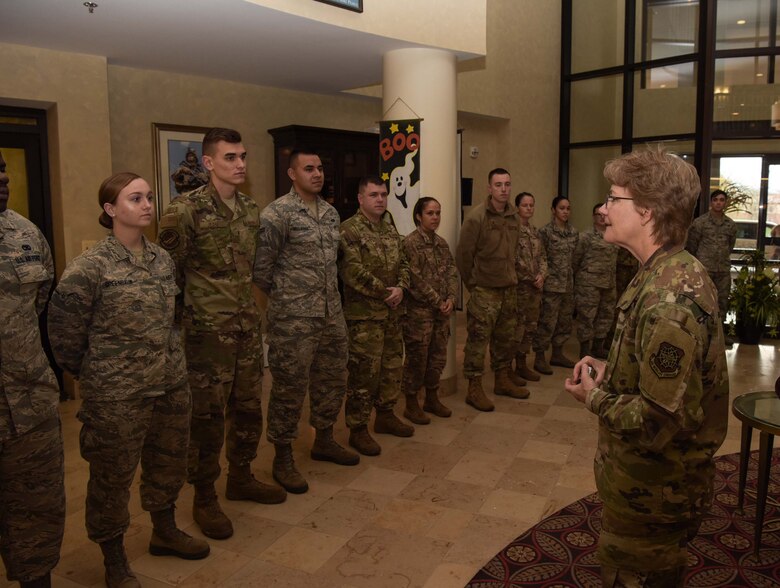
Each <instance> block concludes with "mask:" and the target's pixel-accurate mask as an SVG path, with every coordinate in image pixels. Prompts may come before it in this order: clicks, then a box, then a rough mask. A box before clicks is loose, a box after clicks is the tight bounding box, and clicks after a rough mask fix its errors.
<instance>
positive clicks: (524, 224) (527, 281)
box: [515, 192, 548, 382]
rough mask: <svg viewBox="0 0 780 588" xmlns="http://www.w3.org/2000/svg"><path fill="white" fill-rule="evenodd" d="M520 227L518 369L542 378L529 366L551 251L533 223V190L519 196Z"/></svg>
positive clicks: (530, 376) (520, 373) (522, 374)
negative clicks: (528, 360)
mask: <svg viewBox="0 0 780 588" xmlns="http://www.w3.org/2000/svg"><path fill="white" fill-rule="evenodd" d="M515 205H516V206H517V215H518V218H519V219H520V231H519V233H518V239H517V263H516V270H517V328H516V330H515V345H516V348H515V373H516V374H517V375H518V376H520V377H521V378H523V379H525V380H530V381H532V382H538V381H539V380H540V379H541V376H540V375H539V374H538V373H537V372H535V371H534V370H532V369H531V368H529V367H528V364H527V363H526V356H527V355H528V352H529V351H531V342H532V341H533V338H534V335H535V334H536V328H537V323H538V321H539V312H540V311H541V306H542V289H543V288H544V281H545V279H547V273H548V270H547V254H546V253H545V251H544V244H543V243H542V239H541V238H540V237H539V231H538V230H536V227H534V226H533V225H532V224H531V217H533V215H534V208H535V205H536V199H535V198H534V195H533V194H531V193H530V192H521V193H520V194H518V195H517V196H516V197H515Z"/></svg>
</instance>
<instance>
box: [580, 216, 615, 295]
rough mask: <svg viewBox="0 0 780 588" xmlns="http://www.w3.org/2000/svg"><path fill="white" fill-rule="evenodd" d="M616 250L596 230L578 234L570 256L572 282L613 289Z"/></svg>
mask: <svg viewBox="0 0 780 588" xmlns="http://www.w3.org/2000/svg"><path fill="white" fill-rule="evenodd" d="M618 249H619V248H618V246H617V245H613V244H612V243H607V242H606V241H605V240H604V235H602V234H601V232H600V231H598V230H596V229H593V230H592V231H587V232H583V233H580V236H579V239H578V240H577V247H575V248H574V255H573V256H572V265H573V266H574V281H575V282H576V283H577V284H578V285H582V286H589V287H591V288H602V289H606V290H609V289H610V288H614V287H615V269H616V267H615V266H616V263H617V254H618Z"/></svg>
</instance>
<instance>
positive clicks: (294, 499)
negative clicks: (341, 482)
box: [248, 484, 341, 525]
mask: <svg viewBox="0 0 780 588" xmlns="http://www.w3.org/2000/svg"><path fill="white" fill-rule="evenodd" d="M340 489H341V487H340V486H333V485H331V484H313V485H311V486H310V487H309V491H308V492H306V493H305V494H288V495H287V500H285V501H284V502H283V503H282V504H255V505H253V506H252V508H251V509H250V510H249V513H248V514H252V515H256V516H259V517H262V518H264V519H270V520H273V521H279V522H281V523H287V524H289V525H297V524H298V523H300V522H301V521H302V520H303V519H305V518H306V517H307V516H309V515H310V514H311V513H313V512H314V511H315V510H317V509H318V508H319V507H320V506H321V505H322V504H323V503H325V502H326V501H327V500H328V499H329V498H330V497H331V496H333V495H334V494H335V493H336V492H338V491H339V490H340Z"/></svg>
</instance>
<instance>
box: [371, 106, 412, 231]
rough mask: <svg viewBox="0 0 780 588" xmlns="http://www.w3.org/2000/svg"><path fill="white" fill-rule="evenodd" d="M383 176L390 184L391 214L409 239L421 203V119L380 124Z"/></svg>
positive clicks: (380, 159) (380, 155) (388, 199)
mask: <svg viewBox="0 0 780 588" xmlns="http://www.w3.org/2000/svg"><path fill="white" fill-rule="evenodd" d="M379 173H380V174H381V177H382V179H383V180H384V181H385V183H386V184H387V194H388V195H387V210H389V211H390V213H391V214H392V215H393V219H394V220H395V226H396V228H397V229H398V232H399V233H400V234H401V235H408V234H409V233H411V232H412V231H414V229H415V225H414V219H413V218H412V210H413V209H414V205H415V203H416V202H417V201H418V200H419V199H420V119H409V120H383V121H381V122H380V123H379Z"/></svg>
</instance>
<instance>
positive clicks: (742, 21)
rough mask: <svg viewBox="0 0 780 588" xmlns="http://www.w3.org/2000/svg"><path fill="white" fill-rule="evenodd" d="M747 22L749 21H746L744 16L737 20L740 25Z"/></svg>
mask: <svg viewBox="0 0 780 588" xmlns="http://www.w3.org/2000/svg"><path fill="white" fill-rule="evenodd" d="M746 22H747V21H746V20H745V19H744V18H740V19H739V20H738V21H737V24H738V25H743V24H745V23H746Z"/></svg>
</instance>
